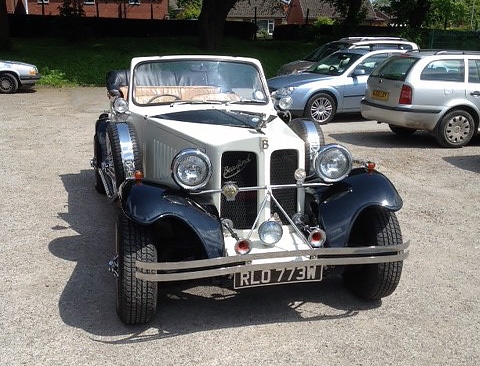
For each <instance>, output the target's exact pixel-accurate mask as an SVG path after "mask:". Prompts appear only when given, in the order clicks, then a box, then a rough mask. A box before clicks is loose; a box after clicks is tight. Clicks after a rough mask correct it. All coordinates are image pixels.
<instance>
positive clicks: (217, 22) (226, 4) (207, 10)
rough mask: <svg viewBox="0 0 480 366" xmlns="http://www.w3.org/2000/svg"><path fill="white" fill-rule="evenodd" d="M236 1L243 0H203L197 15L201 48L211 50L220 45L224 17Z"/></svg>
mask: <svg viewBox="0 0 480 366" xmlns="http://www.w3.org/2000/svg"><path fill="white" fill-rule="evenodd" d="M237 1H243V0H203V3H202V10H201V11H200V16H199V17H198V27H199V35H200V42H199V43H200V44H199V46H200V48H201V49H204V50H209V51H212V50H216V49H217V48H218V47H220V44H221V41H222V36H223V29H224V28H225V19H226V18H227V15H228V12H229V11H230V10H231V9H232V8H233V6H234V5H235V3H237Z"/></svg>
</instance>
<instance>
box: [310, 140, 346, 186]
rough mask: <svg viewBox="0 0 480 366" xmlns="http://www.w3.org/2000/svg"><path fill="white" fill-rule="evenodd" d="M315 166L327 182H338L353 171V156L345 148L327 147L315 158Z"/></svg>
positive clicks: (337, 146)
mask: <svg viewBox="0 0 480 366" xmlns="http://www.w3.org/2000/svg"><path fill="white" fill-rule="evenodd" d="M313 164H314V165H313V166H314V167H315V171H316V172H317V174H318V176H319V177H320V178H321V179H323V180H324V181H325V182H338V181H340V180H342V179H343V178H345V177H346V176H347V175H348V174H349V173H350V171H351V170H352V155H351V154H350V151H348V150H347V148H345V147H344V146H341V145H337V144H331V145H326V146H324V147H322V148H321V149H320V150H319V151H318V153H317V154H316V155H315V156H314V160H313Z"/></svg>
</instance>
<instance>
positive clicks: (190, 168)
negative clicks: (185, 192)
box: [172, 149, 212, 190]
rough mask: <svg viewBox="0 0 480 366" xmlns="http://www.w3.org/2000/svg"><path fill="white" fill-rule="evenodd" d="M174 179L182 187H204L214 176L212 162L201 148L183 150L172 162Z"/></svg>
mask: <svg viewBox="0 0 480 366" xmlns="http://www.w3.org/2000/svg"><path fill="white" fill-rule="evenodd" d="M172 170H173V179H174V180H175V182H176V183H177V184H178V185H179V186H180V187H182V188H185V189H189V190H194V189H199V188H202V187H204V186H205V185H206V184H207V183H208V181H209V179H210V177H211V176H212V164H211V162H210V159H209V158H208V156H207V155H206V154H204V153H203V152H201V151H199V150H195V149H187V150H183V151H181V152H180V153H178V154H177V156H175V158H174V159H173V162H172Z"/></svg>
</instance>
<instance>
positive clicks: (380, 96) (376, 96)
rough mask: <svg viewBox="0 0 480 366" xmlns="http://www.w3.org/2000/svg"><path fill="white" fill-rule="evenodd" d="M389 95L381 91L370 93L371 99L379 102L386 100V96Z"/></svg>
mask: <svg viewBox="0 0 480 366" xmlns="http://www.w3.org/2000/svg"><path fill="white" fill-rule="evenodd" d="M389 95H390V93H389V92H386V91H383V90H374V91H372V98H373V99H379V100H388V96H389Z"/></svg>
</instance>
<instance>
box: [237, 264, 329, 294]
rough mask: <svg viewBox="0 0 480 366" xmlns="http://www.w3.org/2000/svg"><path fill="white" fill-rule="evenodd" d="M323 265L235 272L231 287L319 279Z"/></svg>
mask: <svg viewBox="0 0 480 366" xmlns="http://www.w3.org/2000/svg"><path fill="white" fill-rule="evenodd" d="M322 276H323V266H316V265H306V266H296V267H291V268H280V269H257V270H251V271H245V272H240V273H235V275H234V279H233V287H234V288H236V289H238V288H246V287H258V286H267V285H278V284H281V283H288V282H313V281H321V280H322Z"/></svg>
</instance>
